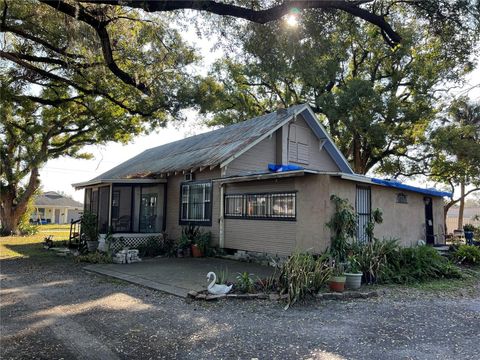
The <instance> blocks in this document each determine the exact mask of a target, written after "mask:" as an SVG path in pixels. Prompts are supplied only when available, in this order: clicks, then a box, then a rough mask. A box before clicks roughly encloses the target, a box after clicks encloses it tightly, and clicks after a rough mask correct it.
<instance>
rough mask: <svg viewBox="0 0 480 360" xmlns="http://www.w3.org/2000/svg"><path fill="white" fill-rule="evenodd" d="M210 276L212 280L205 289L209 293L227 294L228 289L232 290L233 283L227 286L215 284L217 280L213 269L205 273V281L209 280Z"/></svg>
mask: <svg viewBox="0 0 480 360" xmlns="http://www.w3.org/2000/svg"><path fill="white" fill-rule="evenodd" d="M211 277H213V280H212V281H211V282H210V284H208V286H207V290H208V292H209V293H210V294H213V295H222V294H228V293H229V292H230V290H232V287H233V285H230V286H227V285H218V284H215V283H216V282H217V275H215V273H214V272H213V271H210V272H209V273H208V274H207V281H210V278H211Z"/></svg>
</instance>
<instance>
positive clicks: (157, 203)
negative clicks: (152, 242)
mask: <svg viewBox="0 0 480 360" xmlns="http://www.w3.org/2000/svg"><path fill="white" fill-rule="evenodd" d="M162 189H163V187H162ZM160 190H161V187H160V186H144V187H142V195H141V200H140V232H142V233H153V232H160V231H161V230H162V212H163V211H162V207H163V192H161V191H160Z"/></svg>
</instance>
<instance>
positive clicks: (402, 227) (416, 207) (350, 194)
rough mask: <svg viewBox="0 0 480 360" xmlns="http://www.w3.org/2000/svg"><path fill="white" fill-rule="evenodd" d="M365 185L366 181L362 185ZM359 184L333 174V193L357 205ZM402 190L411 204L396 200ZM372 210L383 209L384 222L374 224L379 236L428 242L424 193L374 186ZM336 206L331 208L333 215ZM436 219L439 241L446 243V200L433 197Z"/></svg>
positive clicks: (403, 241) (410, 242)
mask: <svg viewBox="0 0 480 360" xmlns="http://www.w3.org/2000/svg"><path fill="white" fill-rule="evenodd" d="M362 185H366V184H362ZM356 186H357V183H355V182H353V181H349V180H342V179H340V178H338V177H330V193H331V194H336V195H338V196H340V197H341V198H347V199H348V200H349V201H350V203H351V204H352V205H353V206H354V207H355V194H356ZM399 192H403V193H405V194H407V198H408V203H407V204H400V203H397V202H396V197H397V194H398V193H399ZM371 196H372V210H374V209H376V208H379V209H381V210H382V212H383V223H382V224H377V225H376V226H375V236H376V237H378V238H384V237H385V238H397V239H399V240H400V244H402V245H403V246H411V245H415V244H416V243H417V241H418V240H424V241H425V205H424V202H423V198H424V195H423V194H419V193H415V192H411V191H399V190H397V189H392V188H386V187H383V186H375V185H372V186H371ZM332 214H333V208H332V209H331V210H330V216H331V215H332ZM433 222H434V231H435V235H436V243H444V241H445V239H444V236H443V230H442V229H443V200H442V199H441V198H433Z"/></svg>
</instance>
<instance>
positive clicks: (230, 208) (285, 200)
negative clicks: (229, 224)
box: [224, 192, 297, 220]
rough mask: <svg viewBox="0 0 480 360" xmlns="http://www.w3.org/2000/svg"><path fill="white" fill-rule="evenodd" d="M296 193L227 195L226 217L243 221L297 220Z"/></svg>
mask: <svg viewBox="0 0 480 360" xmlns="http://www.w3.org/2000/svg"><path fill="white" fill-rule="evenodd" d="M296 199H297V194H296V193H295V192H285V193H267V194H227V195H225V214H224V215H225V217H226V218H242V219H266V220H295V219H296Z"/></svg>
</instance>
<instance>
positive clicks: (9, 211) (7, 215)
mask: <svg viewBox="0 0 480 360" xmlns="http://www.w3.org/2000/svg"><path fill="white" fill-rule="evenodd" d="M9 205H10V206H9ZM11 205H13V204H11V203H10V204H5V203H4V209H3V211H2V233H3V235H14V234H17V233H18V225H19V224H18V223H19V221H20V218H21V216H22V214H20V213H18V212H17V211H15V209H14V208H13V207H12V206H11Z"/></svg>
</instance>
